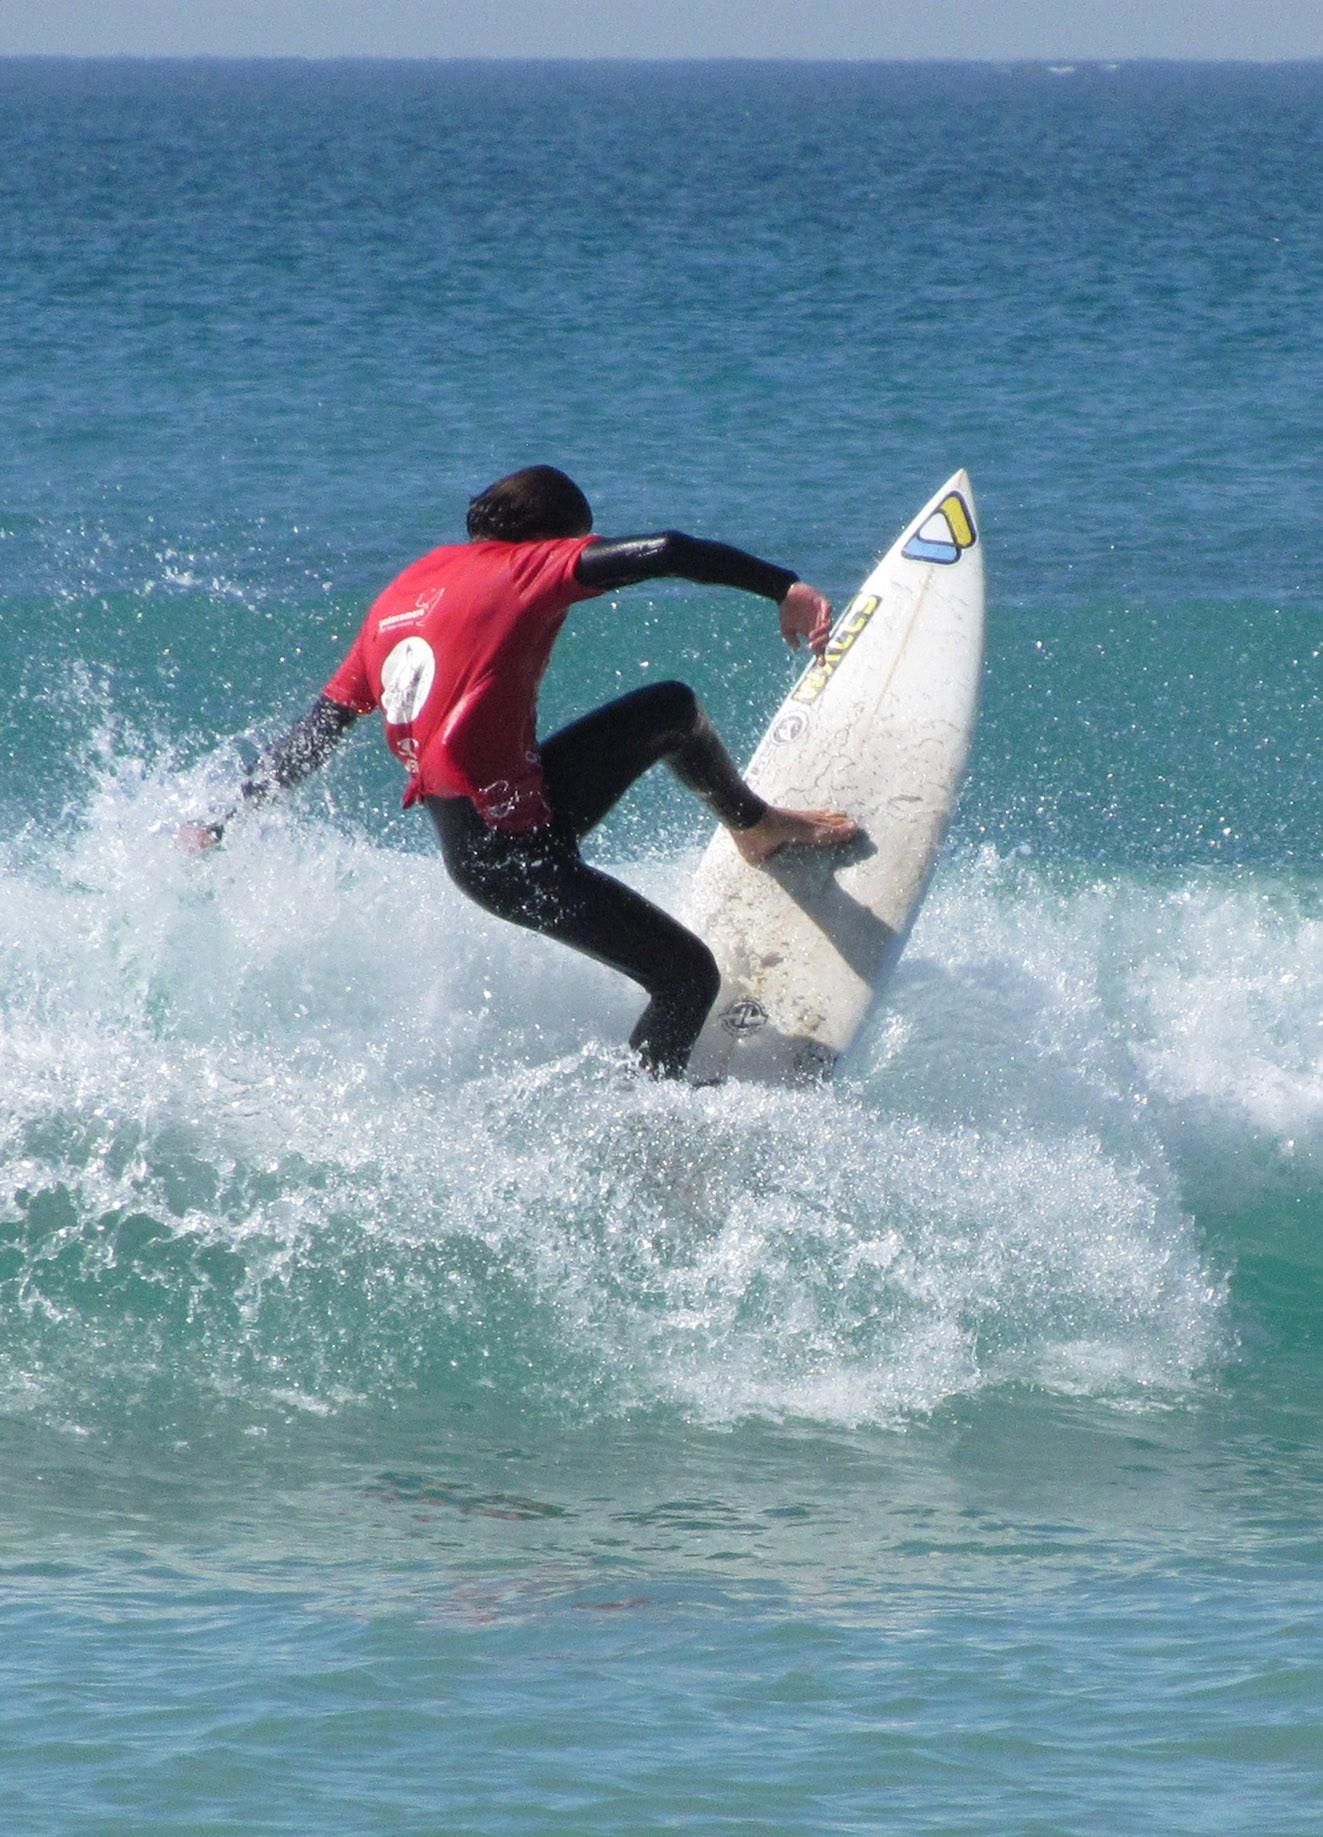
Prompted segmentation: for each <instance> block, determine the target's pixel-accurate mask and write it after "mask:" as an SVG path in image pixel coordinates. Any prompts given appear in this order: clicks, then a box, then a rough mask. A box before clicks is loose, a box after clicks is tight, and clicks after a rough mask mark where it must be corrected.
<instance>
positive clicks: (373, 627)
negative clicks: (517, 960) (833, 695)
mask: <svg viewBox="0 0 1323 1837" xmlns="http://www.w3.org/2000/svg"><path fill="white" fill-rule="evenodd" d="M592 526H593V516H592V510H591V508H590V506H589V503H588V500H587V498H586V497H585V496H584V494H583V492H582V491H580V489H579V487H578V486H577V485H576V484H575V483H574V481H573V480H572V479H570V478H568V477H567V476H566V475H565V473H563V472H561V471H558V470H557V469H556V468H555V467H554V466H529V467H525V468H524V469H523V470H521V471H518V472H512V473H510V474H509V475H508V476H507V477H505V478H502V479H498V480H497V481H496V483H495V484H493V485H489V486H488V488H487V489H486V490H485V491H482V492H480V493H479V494H478V496H477V497H475V498H474V499H473V500H472V501H471V503H470V504H469V509H468V520H467V528H468V536H469V540H468V541H467V542H466V543H457V544H454V545H449V546H446V547H442V548H438V549H433V550H431V551H430V552H429V553H428V554H426V555H424V556H422V557H421V558H420V559H419V560H418V561H415V562H414V563H413V564H412V565H411V566H410V567H408V568H406V569H405V570H404V572H403V573H402V574H401V575H400V576H399V577H398V578H397V579H396V580H394V581H393V582H392V583H391V585H390V586H388V587H387V588H386V590H385V592H384V593H382V594H381V595H380V597H379V598H378V599H377V600H376V601H375V602H374V604H373V606H372V608H371V610H370V611H369V613H368V615H367V618H366V620H365V621H364V623H363V627H362V629H361V631H360V632H359V634H358V637H357V638H356V639H355V641H354V643H353V645H352V646H351V648H350V650H349V653H348V655H347V656H346V657H345V659H344V661H343V663H342V664H341V665H340V667H339V669H338V670H337V671H336V672H335V674H334V676H332V677H331V679H330V681H329V682H328V683H327V685H326V687H325V688H324V689H323V690H322V693H321V694H320V695H319V696H318V698H317V700H316V701H315V702H314V703H313V705H312V707H311V708H310V709H309V710H308V712H307V713H306V714H305V715H304V716H303V717H302V719H301V720H299V721H297V722H296V723H295V724H294V726H293V727H292V728H290V730H289V731H288V732H287V733H286V734H284V735H283V736H282V737H281V738H280V739H279V740H277V741H276V742H275V743H274V744H273V745H272V747H271V748H270V749H269V751H268V752H267V754H266V756H265V758H264V760H263V761H262V763H261V765H260V766H259V768H258V769H257V771H256V772H255V773H254V774H253V776H252V777H250V778H249V779H247V780H246V781H245V782H244V783H243V784H242V785H241V786H240V787H239V802H238V804H236V805H235V806H234V808H232V809H231V810H229V811H227V812H225V813H224V815H222V816H220V817H218V818H216V819H215V820H213V821H210V822H207V823H202V824H197V825H191V826H189V827H188V828H186V829H184V830H182V831H181V832H180V840H181V843H182V844H183V845H184V846H186V847H190V848H195V849H198V848H207V847H211V846H214V845H215V844H216V843H218V842H219V841H220V839H221V836H222V834H223V833H224V829H225V825H226V824H227V823H228V822H229V821H230V819H231V818H232V817H233V816H234V815H235V813H236V811H237V810H240V809H242V808H244V807H246V806H248V805H251V804H258V803H261V802H262V801H263V800H264V799H266V798H268V797H269V796H271V794H272V793H273V792H274V791H275V790H277V789H284V788H287V787H289V786H291V785H295V784H297V783H298V782H299V781H300V780H301V779H303V778H305V777H307V775H308V774H309V773H310V772H312V771H314V770H316V769H317V768H318V767H319V766H321V765H322V764H323V763H324V762H325V761H326V759H327V758H328V757H329V756H330V754H331V752H332V751H333V749H334V748H335V746H336V745H337V744H338V742H339V741H340V740H341V739H342V738H343V736H344V734H345V733H346V732H347V731H348V729H349V728H350V727H352V726H353V724H354V722H355V721H356V720H357V719H358V718H359V716H360V715H363V714H368V713H370V712H372V711H373V710H374V709H377V708H379V709H380V710H381V712H382V716H383V719H384V722H385V729H386V741H387V744H388V745H389V746H390V748H391V751H392V752H393V753H394V754H395V756H396V757H397V758H398V759H399V760H400V762H401V764H402V765H403V766H404V768H405V771H406V772H407V773H408V775H409V782H408V786H407V788H406V791H405V795H404V802H405V805H406V807H407V806H409V805H412V804H418V803H421V804H422V805H423V806H424V808H425V809H426V810H427V813H428V815H429V817H430V818H431V820H432V823H433V825H434V826H435V829H436V832H437V837H438V840H439V842H440V844H441V850H442V854H443V856H444V858H445V862H446V866H447V868H448V869H449V872H450V875H451V878H452V879H453V880H454V882H455V884H456V885H457V886H458V887H459V888H460V890H461V891H462V892H463V893H465V894H466V895H467V896H468V897H469V898H470V899H472V900H474V901H476V903H477V904H478V905H480V906H482V907H483V908H484V909H485V910H486V911H488V912H492V913H494V914H496V915H497V916H498V917H499V918H504V919H508V920H509V921H510V922H511V923H513V924H516V925H522V926H525V927H527V928H528V929H530V930H533V931H538V932H541V933H543V934H544V935H545V936H547V937H551V938H555V939H557V940H559V942H561V943H563V944H568V945H569V946H570V947H571V948H572V949H574V950H578V951H582V952H583V953H584V954H585V955H587V956H590V957H594V958H596V959H597V960H598V961H599V962H601V963H605V964H608V965H610V967H611V968H613V969H617V970H619V971H620V972H621V973H622V974H623V975H625V976H629V977H630V978H632V980H633V981H635V982H637V983H639V984H640V985H641V987H642V988H643V989H644V990H645V991H646V992H647V994H648V997H649V1000H648V1005H647V1007H646V1008H645V1009H644V1011H643V1013H642V1015H641V1016H640V1018H639V1021H638V1024H637V1025H636V1026H635V1028H634V1030H633V1032H632V1033H631V1034H630V1045H631V1047H632V1048H633V1049H634V1051H635V1053H636V1054H637V1055H638V1057H639V1058H640V1060H641V1061H642V1063H643V1065H644V1066H645V1067H646V1068H647V1070H648V1071H650V1072H651V1073H652V1074H653V1075H654V1076H657V1077H678V1076H680V1074H681V1073H682V1072H683V1071H684V1068H685V1065H686V1064H687V1062H688V1059H689V1054H690V1052H691V1050H692V1048H693V1045H694V1042H695V1041H696V1040H697V1038H698V1035H699V1033H700V1032H701V1031H702V1027H703V1022H704V1021H705V1020H706V1018H707V1014H708V1010H709V1009H710V1008H711V1006H712V1004H713V1002H714V1001H715V1000H716V998H717V993H718V990H719V988H720V983H721V977H720V972H719V971H718V969H717V964H716V960H715V958H714V957H713V955H712V952H711V951H710V950H709V949H708V947H707V945H706V944H704V943H703V942H702V940H701V939H699V938H697V937H695V936H694V934H693V933H692V932H690V931H688V930H686V929H685V927H684V926H683V925H681V924H679V923H678V922H677V921H676V920H675V919H673V918H672V917H671V916H670V914H669V913H667V912H664V911H662V909H661V908H660V907H659V906H655V905H653V904H652V903H651V901H649V900H646V899H644V898H643V896H642V895H641V894H639V893H636V892H635V891H634V890H633V889H632V888H631V887H627V886H625V885H624V884H623V883H622V882H621V881H618V880H614V879H612V878H611V876H610V875H607V874H603V873H601V872H600V871H599V870H598V869H596V868H593V867H590V866H589V865H588V863H587V862H586V861H584V859H583V857H582V855H581V854H580V852H579V844H580V842H581V841H582V840H583V838H584V836H585V835H587V833H588V832H589V830H591V829H592V828H594V827H595V825H596V824H598V823H599V822H601V820H602V818H603V817H604V816H605V815H606V814H607V812H608V811H609V810H610V809H611V808H612V807H613V806H614V805H615V804H616V803H617V802H618V801H619V799H620V798H621V797H622V796H623V795H624V793H625V792H626V791H627V790H628V789H629V787H630V786H631V785H632V784H633V783H634V781H635V780H636V779H637V778H639V777H640V776H641V775H642V774H643V773H644V772H645V771H647V770H648V768H649V767H650V766H653V765H655V764H657V763H658V762H659V761H661V760H664V761H665V762H666V764H667V765H669V766H670V767H671V769H672V770H673V771H674V772H675V774H676V776H677V777H678V778H679V779H680V780H681V782H682V783H683V784H685V785H687V786H688V787H689V789H690V790H692V791H693V792H695V793H696V795H697V796H698V797H700V798H701V799H702V800H703V802H704V803H705V804H707V806H708V808H709V809H710V810H711V811H712V812H713V814H714V815H715V816H716V817H717V819H718V820H719V821H720V822H721V823H723V824H725V826H726V827H727V829H728V830H729V831H730V834H731V839H732V841H733V842H734V844H735V846H736V848H737V849H738V850H739V852H740V853H741V855H742V856H743V857H744V859H745V860H746V861H748V862H750V863H753V864H755V865H757V864H758V863H760V862H763V861H765V860H767V859H768V857H769V856H771V855H773V854H775V852H776V851H777V850H778V849H779V848H782V847H784V846H785V845H787V844H798V845H803V846H808V847H812V848H838V847H842V846H843V845H845V844H846V843H848V842H850V841H852V840H853V839H854V838H855V836H856V835H857V834H858V826H857V825H856V824H855V823H854V822H853V821H852V820H851V819H850V818H849V817H848V816H845V815H843V814H842V813H841V812H839V811H832V810H808V811H805V810H785V809H781V808H778V807H776V806H773V805H769V804H767V803H765V802H764V801H763V800H762V799H761V798H760V797H758V796H757V795H756V794H755V793H754V792H753V791H752V790H751V789H750V788H749V786H748V785H746V784H745V782H744V780H743V779H742V778H741V777H740V774H739V773H738V771H737V770H736V768H735V766H734V764H733V763H732V761H731V758H730V756H729V754H728V753H727V751H726V749H725V747H724V746H723V745H722V743H721V740H720V739H719V738H718V736H717V734H716V732H715V730H714V729H713V727H712V725H711V723H710V721H709V720H708V717H707V714H706V712H705V711H704V709H703V706H702V704H701V702H699V700H698V698H697V697H696V696H695V694H694V692H693V691H692V689H690V688H688V687H687V686H686V685H685V684H683V683H679V682H662V683H656V684H651V685H649V686H648V687H646V688H642V689H636V690H634V691H633V692H632V693H631V694H628V695H624V696H621V697H620V698H619V700H617V701H613V702H610V703H608V704H607V705H606V706H605V707H602V708H599V709H597V710H596V711H595V712H593V713H592V714H587V715H584V716H583V717H582V718H581V719H579V720H577V721H574V722H572V723H571V724H570V725H569V726H568V727H565V728H562V729H561V730H560V732H558V733H556V734H553V735H552V737H551V738H550V739H549V740H546V741H544V742H541V743H539V741H538V738H537V732H536V714H537V694H538V688H539V685H540V683H541V680H542V677H543V674H544V673H545V671H546V668H547V664H548V662H549V660H550V656H551V650H552V646H553V644H554V643H555V640H556V637H557V635H558V633H559V632H560V629H561V626H562V625H563V624H564V622H565V619H566V616H567V614H568V612H569V609H570V607H571V606H572V605H574V604H576V603H577V602H578V601H580V600H587V599H592V598H595V597H596V596H597V595H599V594H602V593H612V592H615V591H617V590H618V589H620V588H622V587H628V586H634V585H637V584H638V583H639V582H640V581H645V580H654V579H658V578H661V577H672V578H678V579H681V580H690V581H696V582H701V583H704V584H708V585H713V586H724V587H735V588H741V589H743V590H744V591H746V592H749V593H755V594H758V595H760V596H761V597H762V598H764V599H769V600H772V601H773V602H774V603H775V604H776V605H777V606H778V608H779V610H780V621H781V631H782V634H783V636H784V637H785V639H786V642H787V643H788V644H789V645H790V646H791V648H792V649H797V648H798V646H799V644H800V642H801V641H804V640H806V641H807V642H808V644H809V647H810V649H811V650H812V651H813V652H814V654H815V655H816V656H819V657H820V656H821V655H822V653H823V651H824V650H825V648H826V645H827V640H828V637H829V636H830V633H831V605H830V603H829V602H828V600H827V599H826V598H824V596H823V595H822V594H821V593H819V592H818V591H817V589H816V588H814V587H811V586H809V585H808V583H807V582H806V581H802V580H800V579H799V577H798V576H797V575H796V574H793V573H791V572H790V571H789V570H788V569H785V568H779V567H776V566H774V565H773V564H772V563H771V562H767V561H760V560H759V559H758V558H757V557H756V556H754V555H749V554H746V553H745V552H744V551H743V550H742V549H736V548H731V547H728V546H727V545H726V544H725V543H719V542H708V541H705V540H703V539H701V538H698V537H693V536H686V535H682V534H680V533H679V532H678V531H675V530H668V531H665V532H663V533H661V534H657V535H651V536H631V537H625V538H619V539H615V540H603V539H602V538H600V537H596V536H594V535H593V534H592Z"/></svg>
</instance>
